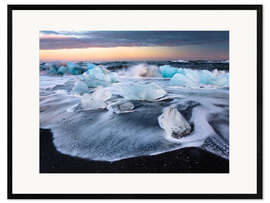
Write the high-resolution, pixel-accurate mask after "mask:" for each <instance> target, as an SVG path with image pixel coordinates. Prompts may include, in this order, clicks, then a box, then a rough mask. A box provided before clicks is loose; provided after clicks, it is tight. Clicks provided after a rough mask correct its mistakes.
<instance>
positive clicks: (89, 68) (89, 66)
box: [87, 63, 96, 70]
mask: <svg viewBox="0 0 270 203" xmlns="http://www.w3.org/2000/svg"><path fill="white" fill-rule="evenodd" d="M94 67H96V65H95V64H93V63H87V69H88V70H91V69H92V68H94Z"/></svg>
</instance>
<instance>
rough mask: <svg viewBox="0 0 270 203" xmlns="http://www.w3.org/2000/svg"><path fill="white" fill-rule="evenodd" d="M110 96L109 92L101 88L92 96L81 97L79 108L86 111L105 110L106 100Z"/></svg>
mask: <svg viewBox="0 0 270 203" xmlns="http://www.w3.org/2000/svg"><path fill="white" fill-rule="evenodd" d="M111 96H112V94H111V92H110V91H109V90H105V89H104V88H103V87H98V88H96V90H95V92H94V93H92V94H84V95H83V96H82V97H81V107H82V108H83V109H87V110H97V109H105V108H106V106H107V104H106V103H105V101H106V100H108V99H110V98H111Z"/></svg>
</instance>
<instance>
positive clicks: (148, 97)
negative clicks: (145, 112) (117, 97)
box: [122, 83, 167, 101]
mask: <svg viewBox="0 0 270 203" xmlns="http://www.w3.org/2000/svg"><path fill="white" fill-rule="evenodd" d="M166 94H167V92H166V91H165V90H164V89H163V88H161V87H160V86H159V85H158V84H156V83H150V84H143V83H130V84H125V85H123V86H122V95H123V97H125V98H126V99H128V100H145V101H156V100H157V99H160V98H161V97H164V96H165V95H166Z"/></svg>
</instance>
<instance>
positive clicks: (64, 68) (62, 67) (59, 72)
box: [57, 66, 67, 75]
mask: <svg viewBox="0 0 270 203" xmlns="http://www.w3.org/2000/svg"><path fill="white" fill-rule="evenodd" d="M66 71H67V67H65V66H60V68H59V69H58V70H57V73H58V74H61V75H64V73H65V72H66Z"/></svg>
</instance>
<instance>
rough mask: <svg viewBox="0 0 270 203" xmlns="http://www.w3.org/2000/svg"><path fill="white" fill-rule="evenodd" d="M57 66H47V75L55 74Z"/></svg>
mask: <svg viewBox="0 0 270 203" xmlns="http://www.w3.org/2000/svg"><path fill="white" fill-rule="evenodd" d="M57 71H58V66H57V65H56V64H51V65H50V66H49V72H48V73H49V74H57Z"/></svg>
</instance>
